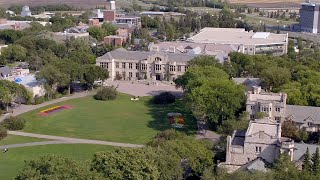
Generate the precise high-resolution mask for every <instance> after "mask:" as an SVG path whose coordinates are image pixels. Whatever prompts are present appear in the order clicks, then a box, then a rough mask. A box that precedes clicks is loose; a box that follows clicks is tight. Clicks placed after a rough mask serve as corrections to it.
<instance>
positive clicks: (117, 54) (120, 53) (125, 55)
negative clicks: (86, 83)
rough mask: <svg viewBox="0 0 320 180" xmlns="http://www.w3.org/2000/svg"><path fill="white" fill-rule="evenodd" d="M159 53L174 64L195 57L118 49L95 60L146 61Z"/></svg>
mask: <svg viewBox="0 0 320 180" xmlns="http://www.w3.org/2000/svg"><path fill="white" fill-rule="evenodd" d="M156 53H160V54H161V55H165V56H167V57H168V59H169V60H174V61H176V62H187V61H190V60H191V59H193V58H195V57H197V55H192V54H175V53H164V52H144V51H127V50H125V49H124V48H119V49H116V50H113V51H110V52H108V53H106V54H105V55H103V56H101V57H99V58H98V59H97V60H112V59H117V60H146V59H148V58H149V56H150V55H153V54H156Z"/></svg>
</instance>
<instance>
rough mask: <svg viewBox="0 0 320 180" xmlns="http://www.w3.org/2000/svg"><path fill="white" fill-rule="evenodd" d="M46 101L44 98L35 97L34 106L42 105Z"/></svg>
mask: <svg viewBox="0 0 320 180" xmlns="http://www.w3.org/2000/svg"><path fill="white" fill-rule="evenodd" d="M45 101H46V99H45V98H44V97H43V96H35V97H34V104H42V103H44V102H45Z"/></svg>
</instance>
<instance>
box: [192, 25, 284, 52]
mask: <svg viewBox="0 0 320 180" xmlns="http://www.w3.org/2000/svg"><path fill="white" fill-rule="evenodd" d="M187 41H188V42H193V43H202V44H220V45H234V46H240V48H239V52H241V53H244V54H249V55H255V54H271V55H284V54H287V52H288V34H274V33H270V32H253V31H249V32H248V31H246V30H245V29H241V28H204V29H202V30H201V31H200V32H199V33H198V34H196V35H194V36H192V37H190V38H188V39H187Z"/></svg>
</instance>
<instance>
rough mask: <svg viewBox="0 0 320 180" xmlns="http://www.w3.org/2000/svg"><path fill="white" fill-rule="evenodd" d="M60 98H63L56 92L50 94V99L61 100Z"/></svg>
mask: <svg viewBox="0 0 320 180" xmlns="http://www.w3.org/2000/svg"><path fill="white" fill-rule="evenodd" d="M62 96H63V95H62V94H60V93H58V92H55V93H53V94H52V99H59V98H61V97H62Z"/></svg>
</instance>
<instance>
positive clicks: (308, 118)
mask: <svg viewBox="0 0 320 180" xmlns="http://www.w3.org/2000/svg"><path fill="white" fill-rule="evenodd" d="M286 100H287V94H286V93H269V92H264V91H263V90H261V87H258V86H255V87H253V90H252V91H249V92H248V93H247V102H246V111H247V112H248V113H249V115H250V119H251V120H253V119H255V118H256V117H257V113H259V112H264V113H266V114H267V115H268V117H269V118H271V119H272V120H274V121H276V122H279V123H283V122H284V121H291V122H293V123H294V124H295V125H296V127H298V128H299V129H300V130H305V131H307V132H320V107H312V106H297V105H287V104H286Z"/></svg>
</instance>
